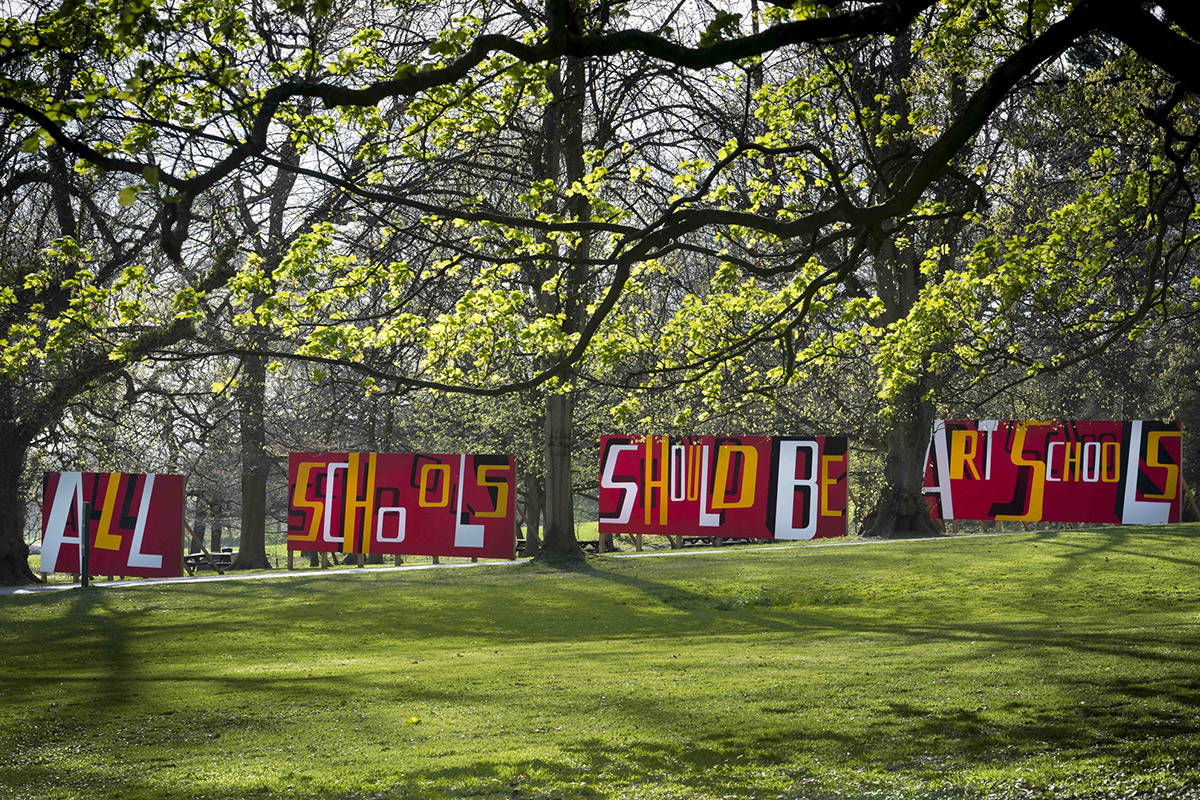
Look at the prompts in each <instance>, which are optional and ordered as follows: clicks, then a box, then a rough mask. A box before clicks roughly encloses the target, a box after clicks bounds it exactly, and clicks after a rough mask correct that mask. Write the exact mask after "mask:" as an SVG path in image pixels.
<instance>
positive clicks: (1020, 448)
mask: <svg viewBox="0 0 1200 800" xmlns="http://www.w3.org/2000/svg"><path fill="white" fill-rule="evenodd" d="M1037 424H1038V423H1036V422H1018V423H1017V435H1016V436H1015V437H1014V441H1013V447H1012V453H1011V454H1010V455H1011V458H1012V463H1013V464H1015V465H1017V466H1018V467H1029V469H1030V470H1031V471H1032V473H1033V480H1032V481H1031V482H1030V484H1029V510H1028V511H1026V512H1025V513H1024V514H997V515H996V519H998V520H1000V519H1011V520H1017V521H1018V522H1037V521H1038V520H1040V519H1041V518H1042V496H1043V493H1044V492H1045V489H1046V462H1044V461H1039V460H1038V459H1036V458H1026V457H1025V431H1026V428H1027V426H1029V425H1037ZM1076 445H1077V446H1078V442H1076ZM1066 449H1067V450H1068V451H1069V450H1070V449H1071V445H1070V443H1068V444H1067V448H1066ZM1075 469H1076V471H1077V472H1078V470H1079V456H1078V449H1076V456H1075ZM1063 478H1064V479H1065V478H1066V467H1065V466H1064V467H1063Z"/></svg>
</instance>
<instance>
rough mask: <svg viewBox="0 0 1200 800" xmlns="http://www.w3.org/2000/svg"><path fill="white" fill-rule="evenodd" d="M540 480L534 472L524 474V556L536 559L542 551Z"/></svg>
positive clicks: (529, 471)
mask: <svg viewBox="0 0 1200 800" xmlns="http://www.w3.org/2000/svg"><path fill="white" fill-rule="evenodd" d="M541 527H542V480H541V477H540V476H538V474H537V473H536V471H535V470H527V471H526V473H525V555H527V556H531V557H536V556H537V555H538V553H540V552H541V549H542V540H541Z"/></svg>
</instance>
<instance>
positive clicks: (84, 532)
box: [79, 502, 92, 589]
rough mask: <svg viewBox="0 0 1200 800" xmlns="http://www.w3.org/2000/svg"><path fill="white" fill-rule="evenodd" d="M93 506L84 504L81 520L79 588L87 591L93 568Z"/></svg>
mask: <svg viewBox="0 0 1200 800" xmlns="http://www.w3.org/2000/svg"><path fill="white" fill-rule="evenodd" d="M91 528H92V504H91V503H88V502H84V504H83V515H82V516H81V517H80V519H79V586H80V588H83V589H86V588H87V587H88V578H89V575H88V573H89V571H90V569H91V566H90V565H89V564H88V562H89V561H90V560H91V556H92V531H91Z"/></svg>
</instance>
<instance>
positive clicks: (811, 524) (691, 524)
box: [600, 436, 847, 539]
mask: <svg viewBox="0 0 1200 800" xmlns="http://www.w3.org/2000/svg"><path fill="white" fill-rule="evenodd" d="M846 456H847V453H846V439H845V437H843V436H818V437H814V438H811V439H803V438H797V437H782V436H779V437H766V436H691V437H684V438H681V439H670V438H668V437H666V436H604V437H602V438H601V440H600V532H601V533H642V534H647V533H649V534H667V535H673V536H674V535H683V536H722V537H731V538H752V539H812V538H818V537H826V536H845V535H846V516H845V509H846V467H847V464H846Z"/></svg>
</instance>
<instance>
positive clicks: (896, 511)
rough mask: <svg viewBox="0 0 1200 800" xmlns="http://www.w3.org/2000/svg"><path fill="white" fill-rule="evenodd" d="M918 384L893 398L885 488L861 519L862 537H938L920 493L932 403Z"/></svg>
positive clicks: (923, 476) (934, 522) (937, 530)
mask: <svg viewBox="0 0 1200 800" xmlns="http://www.w3.org/2000/svg"><path fill="white" fill-rule="evenodd" d="M924 391H925V390H924V387H923V386H922V385H921V384H920V383H919V382H918V383H917V384H915V385H913V386H910V387H909V388H908V389H906V390H905V391H904V393H903V395H902V396H901V397H899V398H897V399H896V404H895V410H894V416H893V417H892V422H891V426H890V428H889V429H888V432H887V435H886V441H887V447H888V450H887V456H886V459H885V462H884V471H883V472H884V487H883V489H882V490H881V492H880V496H879V500H878V502H877V503H876V505H875V509H874V510H873V511H871V513H870V514H868V515H867V517H866V519H865V520H863V527H862V530H861V531H860V533H861V535H863V536H878V537H881V538H885V539H903V538H908V537H914V536H937V535H940V534H941V533H942V529H941V527H940V526H939V525H938V523H937V522H936V521H935V520H934V519H933V518H932V517H931V516H930V515H929V505H928V504H927V503H926V502H925V496H924V494H923V493H922V492H921V489H922V487H923V486H924V484H925V449H926V446H927V444H928V442H929V431H930V428H931V426H932V425H933V404H932V403H930V402H929V401H928V400H925V399H924V397H923V394H924Z"/></svg>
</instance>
